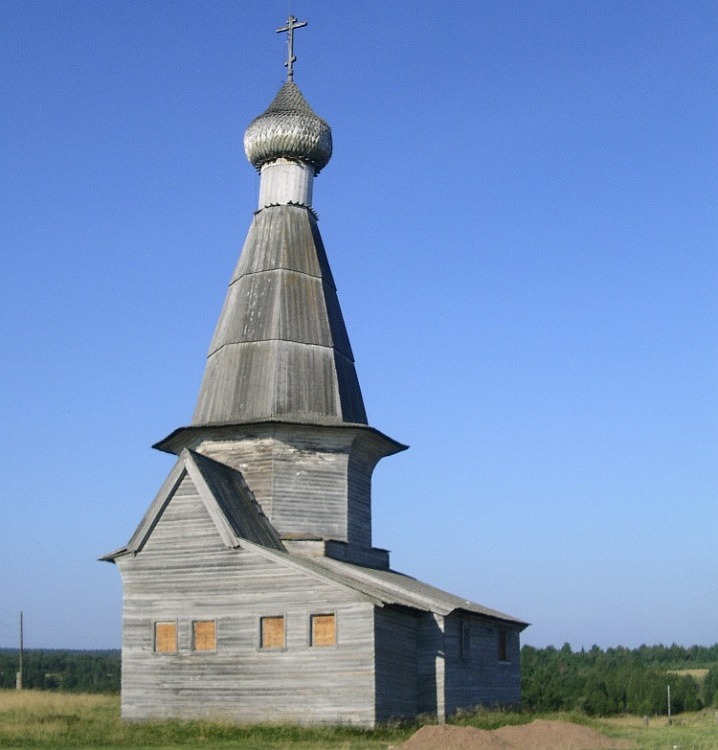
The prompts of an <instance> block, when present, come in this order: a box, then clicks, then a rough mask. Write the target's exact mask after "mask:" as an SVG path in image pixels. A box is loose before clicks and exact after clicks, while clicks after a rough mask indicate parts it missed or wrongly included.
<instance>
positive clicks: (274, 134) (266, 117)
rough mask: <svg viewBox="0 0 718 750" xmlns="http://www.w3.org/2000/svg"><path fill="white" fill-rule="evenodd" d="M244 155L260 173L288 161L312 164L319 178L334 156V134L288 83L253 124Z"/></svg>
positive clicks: (245, 141)
mask: <svg viewBox="0 0 718 750" xmlns="http://www.w3.org/2000/svg"><path fill="white" fill-rule="evenodd" d="M244 152H245V153H246V154H247V158H248V159H249V161H250V162H251V163H252V164H253V165H254V167H255V168H256V169H257V170H259V169H261V168H262V165H263V164H267V163H268V162H270V161H274V160H275V159H282V158H284V159H296V160H298V161H303V162H306V163H308V164H311V165H312V166H313V167H314V171H315V174H319V170H320V169H323V168H324V167H325V166H326V164H327V162H328V161H329V159H330V158H331V156H332V131H331V128H330V127H329V125H328V124H327V123H326V122H324V120H322V118H321V117H318V116H317V115H316V114H314V111H313V110H312V108H311V107H310V106H309V104H307V101H306V99H305V98H304V97H303V96H302V92H301V91H300V90H299V88H298V87H297V85H296V84H295V83H294V82H293V81H287V82H286V83H285V84H284V85H283V86H282V88H281V89H279V92H278V93H277V95H276V96H275V97H274V101H273V102H272V103H271V104H270V105H269V107H268V108H267V110H266V111H265V112H264V113H263V114H261V115H259V117H257V118H255V119H254V120H253V121H252V122H251V123H250V125H249V127H248V128H247V131H246V133H245V134H244Z"/></svg>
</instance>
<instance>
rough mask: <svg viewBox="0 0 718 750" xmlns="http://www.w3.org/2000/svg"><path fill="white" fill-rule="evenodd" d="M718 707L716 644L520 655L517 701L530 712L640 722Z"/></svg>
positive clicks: (543, 651)
mask: <svg viewBox="0 0 718 750" xmlns="http://www.w3.org/2000/svg"><path fill="white" fill-rule="evenodd" d="M668 687H670V693H671V711H672V713H676V714H677V713H681V712H682V711H698V710H700V709H701V708H707V707H714V706H715V707H718V643H717V644H715V645H714V646H708V647H705V646H691V647H690V648H683V647H682V646H675V645H673V646H640V647H639V648H636V649H633V650H631V649H627V648H623V647H620V646H619V647H618V648H609V649H607V650H606V651H603V650H602V649H600V648H599V647H598V646H594V647H593V648H591V649H590V650H589V651H585V650H583V649H581V651H572V650H571V647H570V646H569V644H565V645H564V646H563V647H562V648H560V649H556V648H553V647H549V648H542V649H536V648H532V647H531V646H524V647H523V648H522V649H521V699H522V701H523V706H524V708H525V709H527V710H529V711H573V710H577V711H583V712H585V713H587V714H589V715H592V716H612V715H615V714H621V713H629V714H637V715H639V716H653V715H656V714H658V715H664V714H666V713H668Z"/></svg>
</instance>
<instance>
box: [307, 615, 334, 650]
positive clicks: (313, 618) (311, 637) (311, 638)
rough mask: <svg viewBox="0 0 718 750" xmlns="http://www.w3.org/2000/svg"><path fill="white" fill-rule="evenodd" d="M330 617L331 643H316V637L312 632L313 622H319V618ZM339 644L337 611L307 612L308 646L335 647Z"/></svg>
mask: <svg viewBox="0 0 718 750" xmlns="http://www.w3.org/2000/svg"><path fill="white" fill-rule="evenodd" d="M322 617H323V618H328V617H331V618H332V624H333V626H334V629H333V637H334V639H333V641H332V642H331V643H317V642H316V641H317V639H316V636H315V632H314V623H315V622H319V618H322ZM338 644H339V631H338V628H337V613H336V612H332V611H325V612H311V613H310V614H309V648H336V647H337V645H338Z"/></svg>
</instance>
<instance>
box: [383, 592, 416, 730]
mask: <svg viewBox="0 0 718 750" xmlns="http://www.w3.org/2000/svg"><path fill="white" fill-rule="evenodd" d="M417 630H418V617H417V614H416V613H414V612H411V611H408V610H397V609H392V608H389V607H377V608H376V615H375V620H374V640H375V642H376V717H377V721H378V722H386V721H390V720H391V719H400V718H413V717H414V716H416V714H417V709H418V692H417V686H418V680H417Z"/></svg>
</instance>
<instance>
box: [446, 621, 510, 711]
mask: <svg viewBox="0 0 718 750" xmlns="http://www.w3.org/2000/svg"><path fill="white" fill-rule="evenodd" d="M462 620H463V621H465V622H467V624H468V629H469V632H468V635H469V644H468V646H469V648H468V653H465V654H463V655H462V653H461V643H460V641H461V623H462ZM499 627H500V626H499V625H498V624H497V623H496V622H494V621H491V620H486V619H482V618H479V617H475V616H469V615H463V616H462V615H459V614H456V613H454V614H452V615H449V616H448V617H447V618H446V633H445V638H444V643H445V647H444V653H445V669H446V711H447V714H452V713H454V712H455V711H456V710H457V709H459V708H474V707H475V706H479V705H484V706H499V705H518V704H519V703H520V701H521V666H520V661H519V659H520V654H519V648H520V646H519V632H518V630H516V629H508V630H507V651H508V653H507V657H508V658H507V660H506V661H499V658H498V657H499V653H498V628H499Z"/></svg>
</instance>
